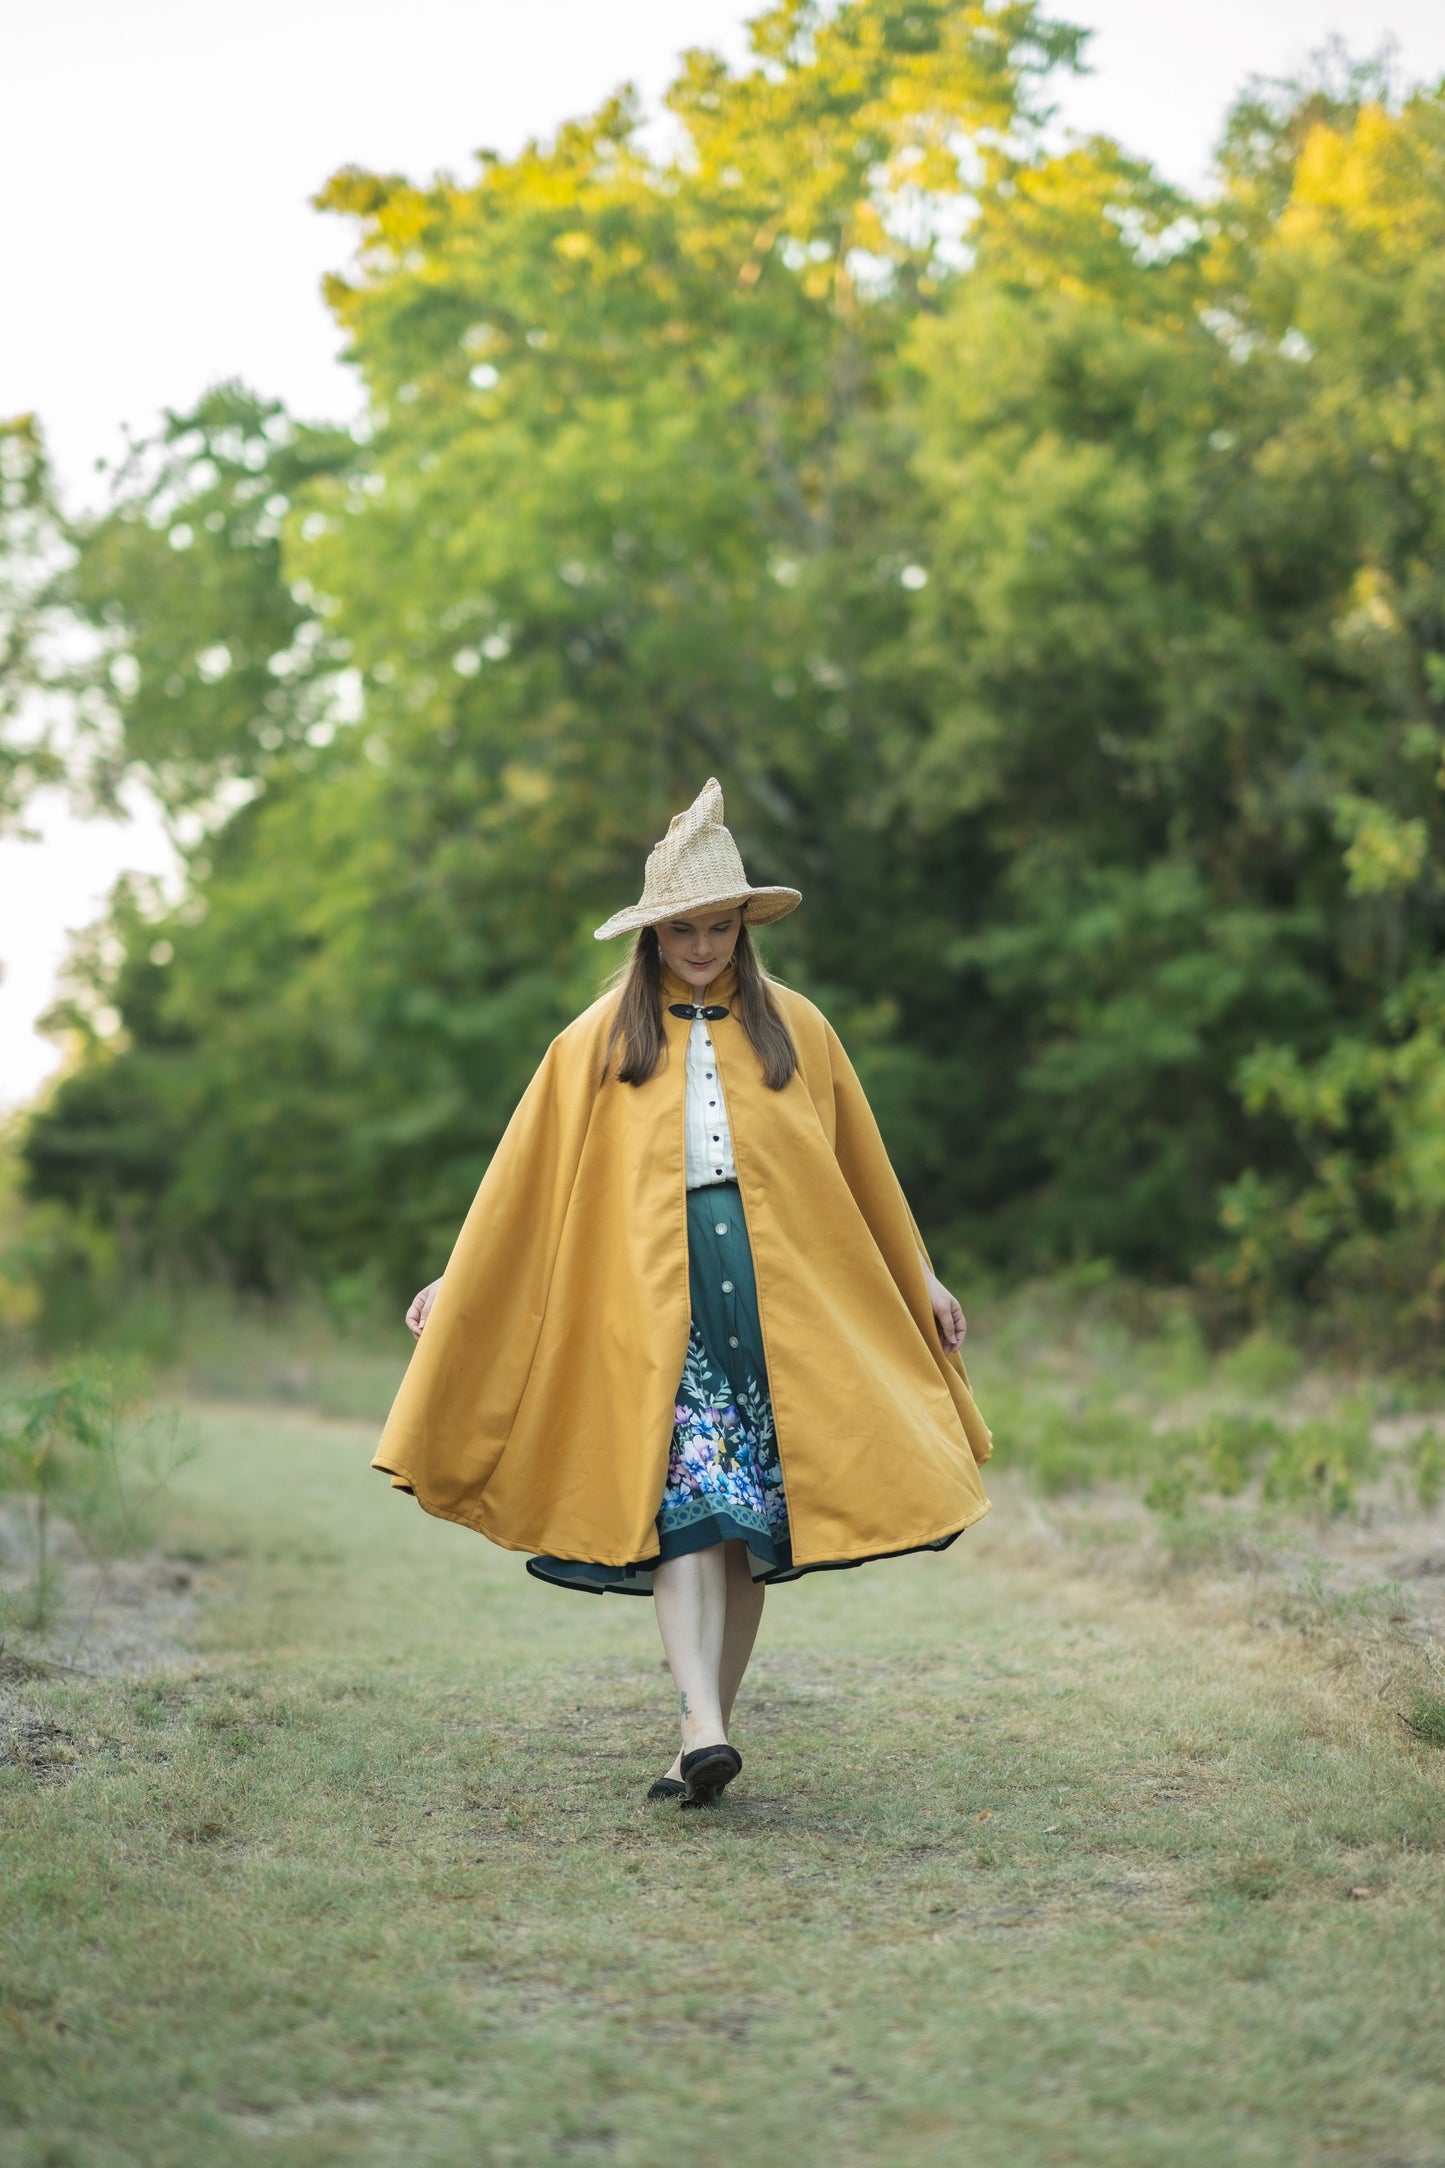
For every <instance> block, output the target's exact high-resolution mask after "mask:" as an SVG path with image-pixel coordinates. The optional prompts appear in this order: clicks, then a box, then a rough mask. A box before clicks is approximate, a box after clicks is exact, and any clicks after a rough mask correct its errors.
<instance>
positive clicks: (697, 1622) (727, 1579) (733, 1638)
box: [652, 1543, 764, 1777]
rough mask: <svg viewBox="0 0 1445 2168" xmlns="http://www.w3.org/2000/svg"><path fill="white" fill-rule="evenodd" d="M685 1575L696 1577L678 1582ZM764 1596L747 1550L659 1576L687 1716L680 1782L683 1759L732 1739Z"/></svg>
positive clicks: (717, 1547) (696, 1559)
mask: <svg viewBox="0 0 1445 2168" xmlns="http://www.w3.org/2000/svg"><path fill="white" fill-rule="evenodd" d="M704 1560H707V1561H709V1563H708V1564H707V1565H706V1566H704V1565H703V1564H702V1561H704ZM678 1567H684V1568H691V1569H693V1570H692V1571H690V1572H684V1573H681V1574H679V1573H677V1572H676V1571H675V1569H676V1568H678ZM763 1593H764V1591H763V1586H762V1583H761V1582H756V1581H754V1580H753V1578H752V1575H751V1574H750V1573H749V1571H748V1554H747V1546H746V1544H743V1543H717V1544H712V1545H711V1546H709V1548H708V1549H707V1550H705V1551H692V1552H690V1553H688V1554H687V1556H685V1557H683V1558H670V1559H666V1560H664V1562H663V1563H662V1565H660V1566H658V1567H656V1568H655V1569H654V1572H653V1576H652V1595H653V1603H654V1605H655V1607H656V1610H657V1624H658V1629H659V1631H660V1632H661V1635H662V1646H663V1648H664V1650H665V1651H666V1654H667V1661H668V1665H669V1667H670V1668H671V1671H672V1676H673V1680H674V1682H675V1683H676V1686H677V1691H678V1698H679V1701H680V1704H681V1716H682V1753H680V1754H679V1755H678V1757H677V1759H676V1760H675V1761H674V1763H673V1765H672V1767H671V1769H669V1770H668V1772H667V1774H668V1775H669V1776H670V1777H678V1776H680V1775H681V1773H682V1754H684V1753H686V1754H690V1753H691V1752H692V1750H693V1748H694V1747H698V1746H711V1745H712V1744H713V1743H714V1742H715V1741H716V1740H719V1739H726V1737H727V1727H728V1721H729V1719H730V1718H731V1716H732V1711H733V1703H734V1702H735V1700H736V1699H737V1693H738V1688H739V1687H740V1686H741V1685H742V1682H743V1674H744V1672H745V1671H746V1670H747V1668H748V1659H749V1658H750V1657H751V1655H752V1653H753V1643H754V1641H755V1640H756V1639H757V1633H758V1622H759V1620H760V1619H761V1618H762V1615H763ZM719 1597H720V1598H721V1601H720V1603H719V1601H718V1599H719ZM689 1682H691V1683H689Z"/></svg>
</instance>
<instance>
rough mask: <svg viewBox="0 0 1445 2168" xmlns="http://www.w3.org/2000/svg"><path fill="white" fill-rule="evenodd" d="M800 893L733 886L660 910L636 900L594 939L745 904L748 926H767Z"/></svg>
mask: <svg viewBox="0 0 1445 2168" xmlns="http://www.w3.org/2000/svg"><path fill="white" fill-rule="evenodd" d="M802 900H803V898H802V893H801V891H800V890H798V889H796V888H746V889H744V890H743V891H742V892H741V894H739V892H738V891H737V890H736V889H732V890H730V891H729V892H728V894H727V895H725V896H719V895H708V896H683V897H681V898H679V900H678V901H677V902H676V903H664V904H663V906H662V908H661V909H660V910H659V909H658V908H657V907H656V905H655V904H654V903H648V902H646V901H644V902H642V903H635V904H633V905H632V907H631V909H630V910H626V911H614V912H613V914H612V916H611V918H609V919H608V921H607V923H606V925H605V926H599V927H597V929H596V931H595V932H594V933H593V936H592V938H593V940H594V941H610V940H611V939H612V937H613V935H614V934H619V933H640V932H641V930H642V928H643V927H644V926H655V925H656V924H657V923H658V921H659V920H660V919H665V918H685V917H686V916H687V914H688V912H689V911H731V910H736V909H737V908H738V907H739V906H740V905H742V904H746V905H747V911H746V914H745V917H746V921H747V924H748V925H749V926H766V925H769V924H770V923H771V922H772V920H773V919H775V918H786V917H787V915H788V913H789V912H790V911H796V910H797V908H798V905H799V904H800V903H801V902H802Z"/></svg>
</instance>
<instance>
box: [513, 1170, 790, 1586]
mask: <svg viewBox="0 0 1445 2168" xmlns="http://www.w3.org/2000/svg"><path fill="white" fill-rule="evenodd" d="M687 1256H688V1284H689V1289H690V1295H691V1303H692V1319H691V1324H690V1328H689V1331H688V1340H687V1357H686V1360H685V1361H684V1363H683V1367H682V1376H681V1378H680V1379H679V1380H678V1387H677V1401H676V1406H675V1408H674V1411H673V1430H672V1446H671V1450H670V1451H669V1454H668V1461H667V1479H666V1482H665V1483H664V1485H663V1492H662V1497H661V1499H660V1501H659V1503H658V1510H657V1547H656V1549H655V1551H654V1552H653V1553H652V1555H651V1556H650V1557H649V1558H645V1559H639V1560H637V1561H636V1563H635V1564H633V1565H628V1566H599V1565H593V1564H590V1563H588V1562H587V1561H585V1560H581V1559H572V1558H548V1557H541V1558H529V1559H528V1561H527V1571H528V1572H529V1573H534V1574H536V1576H537V1577H538V1579H539V1580H543V1581H551V1582H553V1583H555V1584H556V1585H557V1586H558V1587H560V1588H580V1589H585V1590H590V1591H592V1592H593V1593H595V1594H598V1595H601V1594H605V1593H606V1592H607V1591H608V1590H615V1591H617V1592H618V1593H620V1594H626V1595H636V1596H647V1595H650V1594H651V1593H652V1569H653V1567H654V1566H656V1565H658V1564H659V1563H660V1562H661V1561H662V1560H663V1559H665V1558H677V1557H680V1556H681V1555H682V1554H683V1553H684V1552H686V1551H702V1550H706V1549H708V1548H709V1546H711V1545H712V1544H715V1543H728V1542H741V1543H745V1544H746V1545H747V1548H748V1559H749V1564H750V1566H751V1569H752V1573H753V1577H754V1579H755V1580H774V1579H780V1578H783V1577H784V1576H790V1575H791V1571H792V1563H793V1554H792V1547H791V1544H790V1541H789V1536H788V1505H787V1499H786V1497H785V1495H784V1491H783V1471H782V1466H781V1463H780V1462H779V1459H778V1448H777V1441H776V1439H775V1437H774V1435H773V1404H772V1398H771V1395H770V1394H769V1391H768V1369H767V1362H766V1359H765V1357H764V1353H763V1335H762V1327H761V1325H760V1323H759V1320H758V1290H757V1282H756V1280H755V1278H754V1276H753V1253H752V1247H751V1244H750V1243H749V1241H748V1230H747V1224H746V1222H745V1220H744V1218H743V1201H742V1195H741V1193H740V1191H739V1189H738V1185H737V1183H736V1182H719V1183H716V1184H714V1185H712V1186H710V1187H708V1188H706V1189H690V1190H689V1191H688V1193H687Z"/></svg>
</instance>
